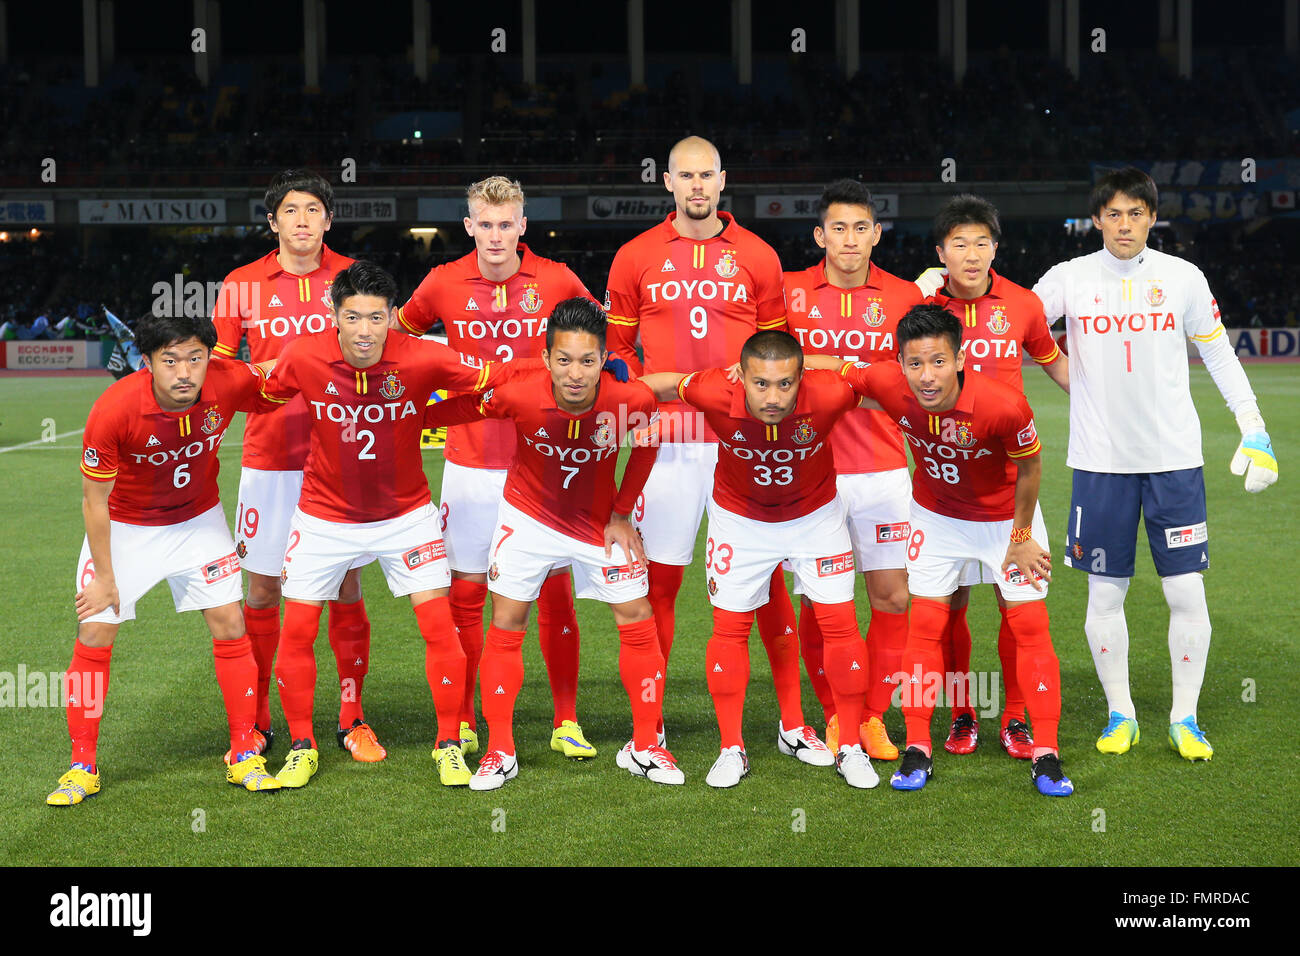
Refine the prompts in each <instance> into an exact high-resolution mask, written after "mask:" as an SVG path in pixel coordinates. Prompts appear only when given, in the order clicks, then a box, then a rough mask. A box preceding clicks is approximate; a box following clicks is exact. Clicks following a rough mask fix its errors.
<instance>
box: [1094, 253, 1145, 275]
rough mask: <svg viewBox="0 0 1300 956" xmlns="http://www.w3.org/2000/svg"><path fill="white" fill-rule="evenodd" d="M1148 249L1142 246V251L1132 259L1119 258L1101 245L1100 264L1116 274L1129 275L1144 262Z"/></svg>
mask: <svg viewBox="0 0 1300 956" xmlns="http://www.w3.org/2000/svg"><path fill="white" fill-rule="evenodd" d="M1150 251H1151V250H1150V249H1148V248H1147V247H1146V246H1143V247H1142V251H1141V252H1139V253H1138V254H1137V255H1135V256H1134V257H1133V258H1132V259H1121V258H1119V257H1118V256H1117V255H1115V254H1114V253H1113V252H1111V251H1110V250H1109V249H1107V248H1106V247H1105V246H1102V247H1101V250H1100V252H1101V262H1102V265H1104V266H1105V267H1106V268H1107V269H1109V270H1110V271H1111V272H1113V273H1115V274H1116V275H1118V276H1130V275H1132V274H1133V273H1135V272H1137V271H1138V270H1139V269H1141V268H1142V264H1143V263H1144V262H1146V259H1147V254H1148V253H1149V252H1150Z"/></svg>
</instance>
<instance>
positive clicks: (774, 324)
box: [605, 136, 833, 766]
mask: <svg viewBox="0 0 1300 956" xmlns="http://www.w3.org/2000/svg"><path fill="white" fill-rule="evenodd" d="M726 182H727V174H726V172H725V171H724V170H723V169H722V160H721V158H720V157H719V155H718V151H717V149H716V148H715V147H714V146H713V144H712V143H710V142H709V141H708V140H705V139H701V138H700V137H698V136H690V137H687V138H686V139H683V140H681V141H680V142H678V143H677V144H676V145H675V146H673V148H672V151H671V152H670V153H669V154H668V171H667V172H666V173H664V187H665V188H666V189H667V190H668V191H669V192H670V193H672V194H673V201H674V203H675V205H676V209H675V210H674V211H673V212H671V213H669V214H668V217H667V218H666V219H665V220H664V221H663V222H661V223H659V224H658V225H656V226H653V227H651V228H650V229H647V230H646V231H645V232H643V233H641V234H640V235H639V236H637V237H635V238H634V239H632V240H631V241H629V242H627V243H626V244H624V245H623V246H622V247H621V248H620V249H619V250H618V252H617V253H616V254H615V256H614V262H613V264H612V265H611V266H610V271H609V281H608V284H607V287H606V293H605V310H606V311H607V312H608V313H609V324H610V330H609V335H610V351H611V352H613V353H614V354H616V355H618V356H620V357H621V358H623V359H625V360H626V361H627V362H628V363H629V364H630V365H631V366H632V368H633V370H634V371H636V372H637V373H638V374H640V373H641V372H642V371H643V370H644V371H645V372H650V373H653V372H672V371H693V370H696V369H706V368H715V367H720V366H724V365H729V364H731V363H733V362H734V361H735V356H736V355H737V354H738V353H739V352H740V348H741V346H742V345H743V344H744V343H745V341H746V339H748V338H749V336H751V335H753V334H754V333H755V332H756V331H759V330H762V329H781V328H784V327H785V302H784V292H783V289H782V286H781V263H780V261H779V260H778V259H777V255H776V252H775V251H774V250H773V249H772V247H771V246H769V245H768V244H767V243H765V242H764V241H763V240H762V239H759V238H758V237H757V236H756V235H754V234H753V233H752V232H750V231H749V230H748V229H745V228H743V227H742V226H741V225H740V224H739V223H737V222H736V220H735V219H734V218H733V217H732V216H731V214H730V213H726V212H719V211H718V203H719V200H720V197H721V194H722V190H723V188H724V187H725V186H726ZM638 337H639V338H640V342H641V348H642V351H643V352H644V365H643V364H642V361H641V360H640V359H638V358H637V352H636V342H637V339H638ZM674 398H675V397H674ZM718 437H719V436H717V435H715V434H713V432H712V431H711V430H709V429H708V427H707V426H705V425H702V424H697V419H696V416H694V415H691V414H689V413H688V412H686V411H685V410H684V407H683V406H682V405H681V404H680V403H679V402H677V401H675V400H674V401H671V402H669V403H668V404H666V405H665V406H664V407H663V408H661V409H660V439H661V445H660V447H659V458H658V460H657V461H656V462H655V467H654V470H653V471H652V472H651V473H650V480H649V481H648V482H647V483H646V487H645V491H644V492H643V494H642V496H641V498H640V499H639V500H638V501H637V506H636V510H635V511H634V512H633V516H632V517H633V522H634V523H635V524H636V526H637V529H638V530H639V531H640V532H641V534H642V536H643V538H644V540H645V549H646V557H647V558H648V563H649V569H650V603H651V604H652V605H653V606H654V611H655V622H656V625H657V626H658V628H659V646H660V648H661V649H662V650H663V655H664V659H665V660H667V659H668V657H669V654H670V652H671V650H672V644H673V630H674V627H675V623H676V603H677V592H678V591H679V590H680V589H681V586H682V576H683V573H684V571H685V567H686V565H688V564H690V563H691V559H692V558H693V556H694V554H695V539H696V538H697V537H698V535H699V528H700V519H701V518H702V517H703V515H704V508H705V502H706V501H707V500H708V497H709V485H710V483H711V481H712V475H713V469H714V465H715V464H716V462H717V457H718V446H717V439H718ZM771 584H772V587H771V595H772V600H771V601H770V602H764V604H763V607H762V608H761V609H760V610H759V612H758V632H759V636H760V637H761V638H762V640H763V644H764V647H765V648H766V649H767V654H768V659H769V660H770V661H771V663H772V680H773V683H774V684H775V685H776V695H777V703H778V704H779V706H780V710H781V722H780V724H779V725H778V728H777V747H778V748H779V749H780V750H781V752H782V753H786V754H791V755H794V756H797V757H798V758H799V759H800V760H803V761H804V762H805V763H808V762H811V763H815V764H818V765H822V766H829V765H830V764H831V763H832V762H833V755H832V754H831V752H830V751H829V750H828V749H826V746H825V744H823V743H822V742H821V741H820V740H818V739H817V736H816V734H815V733H813V731H812V729H811V728H809V727H806V726H805V724H804V718H803V707H802V704H801V702H800V699H799V693H800V688H799V679H800V676H799V650H798V647H797V646H796V645H797V640H796V634H795V618H794V608H793V607H792V606H791V605H790V596H789V594H788V593H787V592H786V589H785V575H784V574H783V573H782V572H781V570H780V568H777V569H775V570H774V571H773V574H772V582H771ZM661 743H662V741H661ZM627 752H628V747H627V746H625V747H624V748H623V753H622V754H620V756H619V759H620V760H624V761H625V760H626V754H627Z"/></svg>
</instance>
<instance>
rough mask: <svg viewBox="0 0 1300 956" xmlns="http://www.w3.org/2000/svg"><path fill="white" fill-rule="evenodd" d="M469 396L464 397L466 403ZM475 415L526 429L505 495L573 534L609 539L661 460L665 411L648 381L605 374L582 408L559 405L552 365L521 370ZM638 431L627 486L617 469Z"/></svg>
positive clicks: (441, 420)
mask: <svg viewBox="0 0 1300 956" xmlns="http://www.w3.org/2000/svg"><path fill="white" fill-rule="evenodd" d="M465 401H466V400H465V399H464V398H462V399H460V402H461V403H463V402H465ZM471 407H472V408H473V409H474V410H475V411H474V413H475V414H478V415H481V416H484V417H486V418H497V419H511V420H513V421H514V423H515V431H516V434H517V435H518V445H517V446H516V450H515V455H514V461H513V462H512V463H511V465H510V471H509V473H508V474H507V475H506V487H505V491H504V493H503V495H502V497H503V498H504V499H505V500H506V501H507V502H509V503H510V504H511V505H513V506H514V507H516V508H518V509H519V510H520V511H522V512H523V513H524V514H526V515H529V516H531V517H533V518H536V519H537V520H538V521H540V522H541V523H542V524H544V525H546V526H547V527H548V528H554V529H555V530H556V531H559V532H560V533H562V534H567V535H568V536H569V537H571V538H577V539H578V540H579V541H584V542H586V543H588V544H597V545H604V543H605V525H607V524H609V517H610V514H611V513H618V514H629V513H630V512H631V511H632V508H633V507H634V506H635V505H636V498H637V495H639V494H640V493H641V491H642V489H643V488H644V487H645V482H646V479H647V478H648V477H649V476H650V469H651V467H652V466H653V465H654V461H655V456H656V453H657V451H656V448H655V447H653V446H654V445H656V444H657V442H656V441H655V440H654V438H653V437H651V436H654V435H655V434H656V433H657V430H658V427H657V426H658V420H659V412H658V409H657V406H656V403H655V398H654V394H653V393H652V392H651V391H650V389H648V388H647V387H646V386H644V385H642V384H641V383H640V382H619V381H618V380H616V379H614V378H613V377H612V376H609V375H602V376H601V379H600V389H599V391H598V392H597V393H596V402H595V404H594V405H592V407H591V408H590V409H588V410H587V411H586V412H584V413H583V414H581V415H570V414H569V413H568V412H566V411H563V410H562V409H560V408H559V406H558V405H557V404H556V401H555V393H554V391H552V388H551V373H550V372H549V371H547V370H546V369H544V368H543V369H539V370H536V371H532V372H526V373H519V374H517V375H516V377H515V378H513V379H512V380H510V381H509V382H507V383H506V384H505V385H498V386H496V387H495V388H493V389H491V390H490V391H489V392H487V393H486V394H485V395H484V396H483V397H482V399H481V401H479V402H478V403H477V404H476V405H474V406H471ZM457 413H458V411H457V409H456V404H455V403H452V402H438V403H437V404H435V405H430V406H429V407H428V410H427V412H426V418H425V424H426V425H428V426H434V425H441V424H445V423H447V422H449V421H455V420H457V419H456V418H455V417H452V418H448V417H446V416H448V415H453V416H454V415H456V414H457ZM628 432H636V433H638V436H640V435H642V434H644V435H645V436H646V437H645V438H640V437H639V438H638V444H637V445H636V446H635V447H634V448H633V449H632V455H631V457H630V458H629V459H628V463H627V469H626V470H625V472H624V474H623V485H622V487H621V488H619V487H618V483H617V481H616V476H615V472H616V470H617V467H618V450H619V448H620V447H621V446H622V444H623V439H624V438H625V437H626V435H627V434H628Z"/></svg>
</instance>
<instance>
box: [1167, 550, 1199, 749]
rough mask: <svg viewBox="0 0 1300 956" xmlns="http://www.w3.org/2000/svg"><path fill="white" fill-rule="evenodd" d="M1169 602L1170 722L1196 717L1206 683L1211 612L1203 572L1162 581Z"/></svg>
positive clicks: (1176, 576) (1180, 575) (1175, 576)
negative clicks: (1171, 702) (1171, 700)
mask: <svg viewBox="0 0 1300 956" xmlns="http://www.w3.org/2000/svg"><path fill="white" fill-rule="evenodd" d="M1160 584H1161V585H1162V586H1163V587H1164V590H1165V600H1166V601H1167V602H1168V603H1169V662H1170V666H1171V668H1172V671H1173V684H1174V698H1173V706H1172V708H1171V709H1170V711H1169V722H1170V723H1171V724H1172V723H1175V722H1176V721H1179V720H1182V719H1183V718H1185V717H1194V716H1196V702H1197V700H1198V699H1199V698H1200V696H1201V684H1202V682H1204V680H1205V663H1206V659H1207V658H1208V657H1209V653H1210V609H1209V608H1208V607H1207V606H1206V604H1205V580H1204V579H1203V578H1202V577H1201V575H1200V572H1193V573H1191V574H1178V575H1174V576H1173V577H1169V578H1161V579H1160Z"/></svg>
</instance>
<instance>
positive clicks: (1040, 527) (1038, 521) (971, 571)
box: [957, 501, 1052, 590]
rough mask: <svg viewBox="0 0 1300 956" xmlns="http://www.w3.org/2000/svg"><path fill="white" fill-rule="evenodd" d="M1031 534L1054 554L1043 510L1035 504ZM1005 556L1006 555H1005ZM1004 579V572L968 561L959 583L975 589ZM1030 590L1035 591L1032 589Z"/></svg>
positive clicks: (978, 562) (1047, 550) (999, 562)
mask: <svg viewBox="0 0 1300 956" xmlns="http://www.w3.org/2000/svg"><path fill="white" fill-rule="evenodd" d="M1030 528H1031V531H1030V533H1031V534H1032V535H1033V536H1034V540H1035V541H1037V542H1038V543H1039V544H1041V545H1042V546H1043V550H1044V551H1046V552H1047V553H1048V554H1051V553H1052V544H1051V542H1050V541H1048V540H1047V522H1045V521H1044V520H1043V509H1042V508H1040V507H1039V506H1038V502H1037V501H1035V502H1034V520H1033V521H1032V522H1031V523H1030ZM1004 556H1005V555H1004ZM1001 566H1002V561H1001V560H999V561H998V567H999V568H1001ZM1001 579H1002V572H1001V571H1000V570H999V571H998V572H997V573H996V574H995V573H992V572H990V571H989V570H988V569H987V568H985V566H984V564H983V563H982V562H980V561H967V562H966V566H965V567H964V568H962V569H961V577H960V578H959V579H958V581H957V583H958V584H960V585H961V586H962V587H973V586H974V585H976V584H997V583H998V581H1000V580H1001ZM1030 590H1033V589H1032V588H1030Z"/></svg>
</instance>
